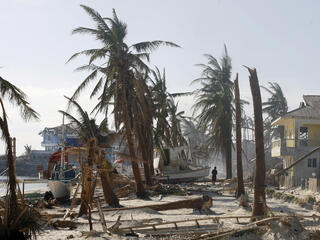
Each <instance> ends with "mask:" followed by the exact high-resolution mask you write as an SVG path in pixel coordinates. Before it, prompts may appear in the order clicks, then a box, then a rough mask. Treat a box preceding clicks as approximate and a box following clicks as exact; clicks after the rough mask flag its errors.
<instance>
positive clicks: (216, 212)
mask: <svg viewBox="0 0 320 240" xmlns="http://www.w3.org/2000/svg"><path fill="white" fill-rule="evenodd" d="M192 188H193V189H194V190H195V189H198V190H197V191H192V193H193V195H191V196H173V195H171V196H163V198H162V199H161V200H159V197H158V196H156V197H151V201H145V200H139V199H125V198H123V199H120V204H122V205H123V206H126V207H130V206H141V205H148V204H157V203H165V202H171V201H177V200H182V199H188V198H190V197H198V196H201V194H207V195H209V196H211V197H213V207H212V208H211V210H212V211H213V213H212V214H210V216H212V217H214V216H232V215H233V216H235V215H250V214H251V212H250V210H245V209H243V208H239V207H238V201H237V200H236V199H235V197H234V196H233V195H232V194H230V193H226V192H221V193H219V192H217V190H220V189H221V187H218V186H212V185H211V184H209V183H208V184H204V183H202V184H197V185H193V187H192ZM189 189H190V188H189ZM249 201H250V202H252V193H251V192H250V190H249ZM267 205H268V207H269V208H270V210H271V211H272V212H273V213H274V214H284V213H294V214H297V215H311V214H317V212H315V211H312V210H306V209H304V208H301V207H299V206H298V205H296V204H291V203H287V202H284V201H282V200H277V199H267ZM66 207H67V206H66ZM78 207H79V206H77V208H75V211H76V212H77V210H78ZM63 210H64V209H63V208H61V207H58V208H55V209H47V210H45V211H47V212H48V213H56V212H60V213H61V211H63ZM119 214H121V223H122V224H121V227H124V226H134V225H135V224H139V222H140V221H142V220H146V219H149V221H153V222H159V221H177V220H186V219H195V218H206V217H208V215H205V214H200V213H199V212H198V211H196V212H195V211H193V210H192V209H179V210H168V211H161V212H156V211H153V210H150V209H139V210H126V211H121V213H120V212H115V211H110V212H105V213H104V215H105V219H106V223H107V226H111V225H112V224H113V223H114V222H115V221H116V219H117V217H118V216H119ZM99 219H100V217H99V215H98V213H97V212H94V213H93V214H92V222H93V229H94V230H95V231H97V232H100V234H98V235H97V236H93V237H89V238H88V239H137V238H136V237H124V236H122V237H120V236H117V235H112V236H109V235H107V234H103V233H102V226H101V223H100V220H99ZM75 221H77V222H78V223H79V224H78V227H77V229H75V230H68V229H60V230H55V229H53V228H52V227H45V228H44V229H43V231H42V232H41V233H40V235H39V236H38V237H37V239H39V240H47V239H48V240H59V239H86V238H87V236H86V235H84V234H85V233H86V232H88V231H89V224H88V219H87V217H86V216H84V217H80V218H77V219H75ZM241 222H242V223H243V222H248V219H243V220H240V223H241ZM202 223H205V224H210V225H211V226H212V227H213V228H214V229H217V228H230V227H232V228H237V227H240V226H242V225H241V224H238V223H237V222H236V220H235V219H226V220H225V219H223V220H222V221H220V223H219V224H217V223H213V222H212V221H206V222H201V224H202ZM190 224H191V225H193V226H195V223H194V222H192V223H190ZM190 228H191V226H190ZM314 228H316V227H314ZM139 238H148V237H147V236H145V235H143V234H139ZM148 239H151V238H148ZM182 239H183V238H182ZM242 239H254V238H242ZM270 239H271V238H270Z"/></svg>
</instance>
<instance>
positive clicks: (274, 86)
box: [262, 82, 288, 122]
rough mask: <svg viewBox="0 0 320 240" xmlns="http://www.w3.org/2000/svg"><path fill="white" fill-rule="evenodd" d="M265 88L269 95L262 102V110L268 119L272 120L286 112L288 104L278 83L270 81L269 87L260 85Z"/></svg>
mask: <svg viewBox="0 0 320 240" xmlns="http://www.w3.org/2000/svg"><path fill="white" fill-rule="evenodd" d="M262 88H263V89H265V90H266V91H267V92H268V93H269V94H271V96H270V97H269V98H268V100H267V101H266V102H264V103H262V105H263V106H264V107H263V112H264V113H266V114H268V119H269V120H270V121H271V122H273V121H274V120H276V119H277V118H278V117H280V116H282V115H283V114H285V113H287V111H288V104H287V99H286V98H285V97H284V94H283V92H282V89H281V87H280V85H279V84H278V83H276V82H274V83H271V82H269V88H266V87H262Z"/></svg>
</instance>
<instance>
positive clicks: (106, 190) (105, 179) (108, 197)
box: [97, 151, 120, 208]
mask: <svg viewBox="0 0 320 240" xmlns="http://www.w3.org/2000/svg"><path fill="white" fill-rule="evenodd" d="M104 159H105V158H104V154H103V153H102V151H99V155H98V159H97V167H98V169H100V170H99V175H100V179H101V185H102V189H103V196H104V200H105V201H106V203H108V204H109V205H110V206H112V207H115V208H118V207H119V206H120V205H119V199H118V198H117V196H116V195H115V194H114V192H113V190H112V184H111V180H110V174H109V170H111V169H110V168H109V167H108V166H109V164H105V165H106V168H107V169H106V170H104V167H103V164H102V161H103V160H104ZM101 169H103V170H101Z"/></svg>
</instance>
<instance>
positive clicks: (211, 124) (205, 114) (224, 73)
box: [193, 47, 234, 179]
mask: <svg viewBox="0 0 320 240" xmlns="http://www.w3.org/2000/svg"><path fill="white" fill-rule="evenodd" d="M205 56H206V57H207V59H208V63H207V64H198V66H200V67H201V68H202V69H203V70H202V76H201V77H200V78H198V79H196V80H194V81H193V82H200V83H201V85H202V87H201V88H200V89H199V90H197V91H196V94H197V99H196V103H195V104H194V106H193V108H194V114H196V113H198V115H197V118H198V119H199V127H200V129H201V130H202V131H203V132H204V133H206V134H207V135H208V137H209V140H208V145H209V144H210V145H211V146H213V148H214V149H215V150H216V151H217V152H221V153H222V156H223V158H224V159H225V162H226V178H227V179H229V178H231V177H232V158H231V154H232V151H231V147H232V116H233V112H234V108H233V106H232V103H233V101H234V96H233V87H234V86H233V82H232V81H231V79H230V78H231V68H232V66H231V58H230V57H229V55H228V53H227V49H226V47H225V53H224V55H223V57H222V58H221V61H220V63H219V62H218V60H217V59H216V58H214V57H213V56H211V55H208V54H206V55H205Z"/></svg>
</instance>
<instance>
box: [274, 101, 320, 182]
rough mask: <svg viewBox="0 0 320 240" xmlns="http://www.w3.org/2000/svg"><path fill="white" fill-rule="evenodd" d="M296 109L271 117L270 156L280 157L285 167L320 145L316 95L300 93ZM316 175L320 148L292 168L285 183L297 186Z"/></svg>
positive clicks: (319, 109) (319, 174) (319, 167)
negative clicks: (274, 133)
mask: <svg viewBox="0 0 320 240" xmlns="http://www.w3.org/2000/svg"><path fill="white" fill-rule="evenodd" d="M303 99H304V102H302V103H300V106H299V108H297V109H295V110H292V111H290V112H288V113H286V114H285V115H284V116H282V117H280V118H278V119H277V120H275V121H274V122H273V123H272V125H273V126H274V127H277V131H276V133H277V136H276V137H275V139H274V140H273V141H272V152H271V154H272V157H279V158H282V159H283V167H284V168H286V167H288V166H289V165H290V164H292V163H293V162H294V161H296V160H297V159H298V158H299V157H301V156H303V155H304V154H306V153H308V152H310V151H311V150H312V149H314V148H315V147H317V146H320V95H304V96H303ZM311 177H316V178H320V151H318V152H315V153H313V154H312V155H311V156H309V157H308V158H307V159H305V160H304V161H301V162H300V163H298V164H297V165H295V166H294V167H292V168H291V169H290V170H289V171H288V172H287V173H286V175H285V182H284V185H285V186H299V185H301V184H302V183H303V182H306V181H305V180H307V179H309V178H311Z"/></svg>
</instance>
